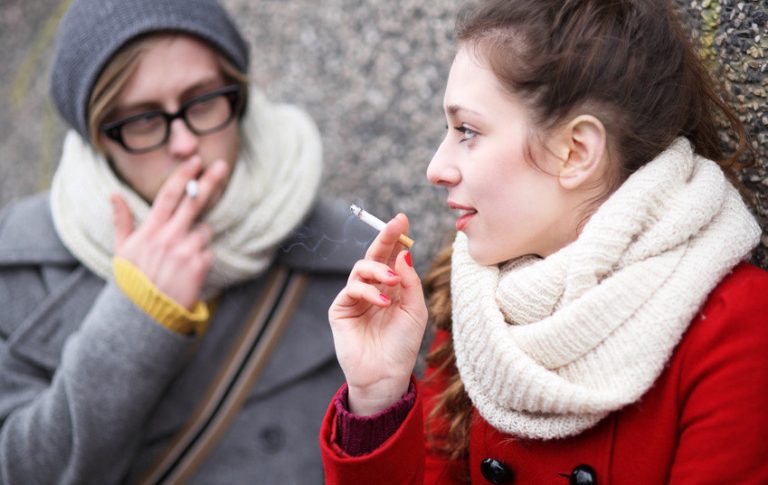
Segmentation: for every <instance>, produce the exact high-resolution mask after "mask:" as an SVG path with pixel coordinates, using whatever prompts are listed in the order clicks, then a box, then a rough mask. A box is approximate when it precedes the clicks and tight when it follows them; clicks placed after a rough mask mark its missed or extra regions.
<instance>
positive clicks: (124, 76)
mask: <svg viewBox="0 0 768 485" xmlns="http://www.w3.org/2000/svg"><path fill="white" fill-rule="evenodd" d="M168 35H181V34H173V33H171V34H169V33H160V32H158V33H153V34H149V35H145V36H142V37H138V38H137V39H134V40H133V41H131V42H129V43H128V44H126V45H125V46H124V47H123V48H121V49H120V50H119V51H118V52H117V53H116V54H115V55H114V56H113V57H112V58H111V59H110V61H109V63H108V64H107V66H106V67H105V68H104V70H103V71H102V72H101V74H99V77H98V79H97V80H96V83H94V85H93V89H91V95H90V99H89V100H88V134H89V136H90V138H91V143H92V144H93V147H94V148H95V149H96V151H98V152H99V153H102V154H103V153H106V150H105V148H104V146H103V144H102V143H101V142H100V137H99V134H100V129H99V127H100V126H101V124H102V123H103V122H104V121H105V120H106V119H107V117H108V116H109V113H110V111H111V110H112V109H113V107H114V101H115V98H116V97H117V95H118V94H119V93H120V90H121V89H123V87H124V86H125V83H127V82H128V79H130V77H131V74H132V73H133V72H134V70H135V69H136V67H137V65H138V63H139V60H140V59H141V56H142V53H143V52H146V51H147V50H148V49H150V48H151V47H152V46H154V45H155V44H156V43H157V41H158V39H160V38H161V37H163V36H168ZM196 38H197V37H196ZM212 49H213V51H214V52H215V54H216V59H217V61H218V64H219V69H220V70H221V74H222V75H223V76H224V78H225V79H226V80H227V81H228V82H233V83H235V84H238V85H240V89H241V90H242V91H241V92H242V93H243V96H244V99H243V102H242V105H243V106H244V105H245V104H246V100H247V96H248V75H247V74H246V73H244V72H242V71H240V70H239V69H238V68H237V67H235V65H234V64H232V63H231V62H230V61H229V60H227V58H226V57H224V55H223V54H220V53H219V51H218V50H217V49H215V48H213V47H212Z"/></svg>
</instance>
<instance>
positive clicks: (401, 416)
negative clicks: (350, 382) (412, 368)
mask: <svg viewBox="0 0 768 485" xmlns="http://www.w3.org/2000/svg"><path fill="white" fill-rule="evenodd" d="M348 394H349V389H348V388H347V385H346V384H344V385H343V386H342V387H341V389H340V390H339V392H338V393H336V399H334V405H335V407H336V415H337V419H336V427H337V429H336V439H337V440H338V442H337V443H338V445H339V447H340V448H341V450H342V451H343V452H344V453H346V454H347V455H349V456H361V455H365V454H368V453H370V452H371V451H373V450H375V449H376V448H378V447H379V446H381V444H382V443H383V442H385V441H386V440H387V439H388V438H389V437H390V436H392V435H393V434H395V431H397V428H399V427H400V425H401V424H402V423H403V421H404V420H405V418H406V416H407V415H408V412H409V411H410V410H411V408H413V403H414V402H415V401H416V386H415V384H414V383H413V381H412V382H411V384H410V386H409V387H408V391H407V392H406V393H405V395H403V397H402V398H400V400H399V401H397V402H395V403H394V404H392V405H391V406H389V407H388V408H386V409H384V410H382V411H380V412H378V413H376V414H374V415H373V416H357V415H355V414H352V413H351V412H350V411H349V405H348V402H349V398H348Z"/></svg>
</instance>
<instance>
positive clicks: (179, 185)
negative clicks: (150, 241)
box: [147, 157, 202, 226]
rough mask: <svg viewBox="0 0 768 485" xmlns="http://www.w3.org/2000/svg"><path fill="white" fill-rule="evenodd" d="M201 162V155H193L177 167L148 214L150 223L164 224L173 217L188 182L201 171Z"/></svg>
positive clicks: (159, 192)
mask: <svg viewBox="0 0 768 485" xmlns="http://www.w3.org/2000/svg"><path fill="white" fill-rule="evenodd" d="M201 163H202V162H201V160H200V157H192V158H191V159H189V160H187V161H186V162H184V163H182V164H181V165H180V166H179V167H177V168H176V170H174V171H173V173H172V174H171V175H170V176H169V177H168V179H167V180H166V181H165V182H163V185H162V186H160V190H159V191H158V193H157V195H156V196H155V200H154V201H153V202H152V207H151V209H150V211H149V215H148V216H147V224H148V225H151V226H157V225H163V224H165V223H166V222H167V221H168V220H169V219H170V218H171V216H172V215H173V213H174V212H175V211H176V208H177V207H178V205H179V202H180V201H181V200H182V195H183V194H184V188H185V186H186V185H187V182H189V181H190V180H192V179H193V178H194V177H195V175H197V173H198V172H199V171H200V168H201Z"/></svg>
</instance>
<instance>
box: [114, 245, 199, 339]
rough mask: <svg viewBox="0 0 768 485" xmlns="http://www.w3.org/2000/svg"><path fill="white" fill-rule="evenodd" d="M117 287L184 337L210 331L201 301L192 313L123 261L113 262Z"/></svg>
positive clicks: (121, 259)
mask: <svg viewBox="0 0 768 485" xmlns="http://www.w3.org/2000/svg"><path fill="white" fill-rule="evenodd" d="M112 271H113V274H114V275H115V282H116V283H117V286H118V287H119V288H120V289H121V290H123V292H124V293H125V294H126V296H127V297H128V298H129V299H130V300H131V301H132V302H133V303H134V304H136V306H138V307H139V308H141V309H142V310H144V312H145V313H147V315H149V316H150V317H152V318H153V319H155V320H156V321H157V322H159V323H160V324H161V325H163V326H165V327H167V328H168V329H170V330H172V331H174V332H177V333H180V334H184V335H191V334H197V335H202V334H203V333H205V330H206V329H207V328H208V320H209V317H210V312H209V311H208V305H206V304H205V302H203V301H198V302H197V303H196V304H195V307H194V308H193V309H192V311H189V310H187V309H186V308H184V307H182V306H181V305H179V304H178V303H177V302H176V301H175V300H173V299H172V298H170V297H169V296H167V295H165V294H164V293H163V292H161V291H160V290H159V289H158V288H157V287H156V286H155V285H154V284H152V282H151V281H149V278H147V277H146V276H145V275H144V273H142V272H141V270H139V269H138V268H137V267H136V266H134V265H133V264H131V263H130V262H128V261H126V260H125V259H123V258H118V257H115V258H113V259H112Z"/></svg>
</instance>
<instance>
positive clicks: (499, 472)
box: [480, 458, 515, 485]
mask: <svg viewBox="0 0 768 485" xmlns="http://www.w3.org/2000/svg"><path fill="white" fill-rule="evenodd" d="M480 471H481V472H482V474H483V476H484V477H485V479H486V480H488V481H489V482H491V483H494V484H496V485H502V484H504V483H512V482H514V481H515V474H514V473H513V472H512V470H510V469H509V468H507V465H505V464H504V463H502V462H500V461H499V460H494V459H493V458H486V459H485V460H483V461H482V462H480Z"/></svg>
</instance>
